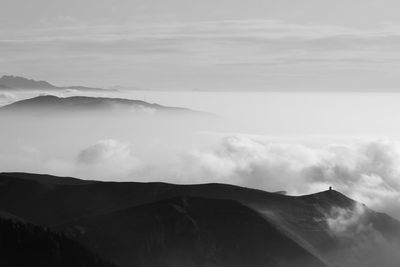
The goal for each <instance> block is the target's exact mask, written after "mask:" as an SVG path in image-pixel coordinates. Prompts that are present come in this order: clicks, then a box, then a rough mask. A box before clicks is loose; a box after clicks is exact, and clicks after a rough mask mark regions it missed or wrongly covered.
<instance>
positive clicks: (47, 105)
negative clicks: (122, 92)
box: [0, 95, 206, 115]
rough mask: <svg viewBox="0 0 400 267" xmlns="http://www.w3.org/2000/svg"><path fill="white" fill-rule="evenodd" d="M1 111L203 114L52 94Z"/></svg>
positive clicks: (143, 103)
mask: <svg viewBox="0 0 400 267" xmlns="http://www.w3.org/2000/svg"><path fill="white" fill-rule="evenodd" d="M0 111H9V112H11V111H12V112H15V111H17V112H29V113H43V114H54V113H59V112H100V111H106V112H109V111H115V112H118V111H123V112H128V113H127V114H129V112H141V113H147V114H152V113H154V112H169V113H191V114H199V115H200V114H203V115H205V114H206V113H201V112H196V111H192V110H189V109H185V108H177V107H167V106H162V105H158V104H151V103H147V102H144V101H141V100H130V99H124V98H105V97H88V96H72V97H65V98H62V97H57V96H52V95H44V96H37V97H34V98H29V99H25V100H21V101H17V102H14V103H12V104H9V105H6V106H3V107H0Z"/></svg>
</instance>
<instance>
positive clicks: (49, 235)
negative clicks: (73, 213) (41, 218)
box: [0, 214, 114, 267]
mask: <svg viewBox="0 0 400 267" xmlns="http://www.w3.org/2000/svg"><path fill="white" fill-rule="evenodd" d="M0 266H4V267H14V266H15V267H28V266H44V267H45V266H59V267H64V266H65V267H69V266H93V267H113V266H114V265H113V264H111V263H108V262H106V261H104V260H102V259H100V258H99V257H98V256H96V255H95V254H93V253H92V252H90V251H89V250H87V249H86V248H85V247H83V246H82V245H80V244H79V243H78V242H76V241H73V240H71V239H70V238H67V237H66V236H65V235H63V234H58V233H54V232H52V231H50V230H48V229H45V228H43V227H40V226H36V225H33V224H30V223H25V222H20V221H17V220H16V219H15V217H13V218H12V219H10V218H9V216H7V218H4V216H3V214H1V215H0Z"/></svg>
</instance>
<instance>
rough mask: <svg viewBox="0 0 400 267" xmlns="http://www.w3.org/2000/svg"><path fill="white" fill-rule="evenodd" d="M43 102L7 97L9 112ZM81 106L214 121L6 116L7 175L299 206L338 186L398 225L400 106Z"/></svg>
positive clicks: (279, 99)
mask: <svg viewBox="0 0 400 267" xmlns="http://www.w3.org/2000/svg"><path fill="white" fill-rule="evenodd" d="M48 93H49V94H52V95H57V96H59V97H70V96H74V95H83V94H82V93H79V92H78V91H75V90H62V91H59V92H48ZM44 94H47V93H46V92H38V91H34V90H33V91H15V92H1V93H0V104H1V105H2V106H3V105H7V104H10V103H12V102H14V101H18V100H22V99H26V98H31V97H35V96H38V95H44ZM84 95H90V96H95V97H111V98H114V97H116V98H127V99H136V100H142V101H146V102H148V103H157V104H160V105H163V106H169V107H184V108H188V109H191V110H196V111H202V112H207V113H211V114H212V115H210V114H208V115H209V116H204V117H202V116H193V115H191V114H175V115H171V114H169V115H165V114H162V113H161V114H158V113H154V112H151V110H150V111H149V110H141V111H133V112H125V113H112V112H110V113H109V114H107V113H104V112H103V113H96V112H93V113H85V114H81V113H54V114H52V113H51V112H50V113H41V114H34V113H29V112H25V113H18V112H15V113H4V112H2V113H0V125H1V137H2V138H1V139H0V165H1V167H2V171H9V172H33V173H48V174H53V175H60V176H73V177H79V178H84V179H100V180H111V181H143V182H148V181H164V182H171V183H179V184H180V183H184V184H188V183H208V182H220V183H229V184H235V185H240V186H245V187H251V188H257V189H263V190H266V191H280V190H284V191H287V192H288V194H290V195H300V194H308V193H314V192H317V191H321V190H325V189H327V188H328V187H329V186H333V187H334V188H335V189H336V190H338V191H340V192H342V193H344V194H346V195H348V196H349V197H352V198H354V199H355V200H358V201H360V202H362V203H365V204H367V205H368V206H369V207H371V208H373V209H375V210H378V211H384V212H387V213H388V214H390V215H392V216H394V217H396V218H400V213H399V212H398V211H399V207H400V182H399V180H398V177H399V176H400V142H399V141H400V126H398V123H397V122H396V121H393V120H392V119H391V118H393V115H397V114H399V113H400V107H399V106H398V103H399V101H400V96H399V95H397V94H391V93H382V94H378V93H311V92H310V93H304V92H303V93H271V92H270V93H265V92H249V93H239V92H202V91H193V92H187V91H186V92H179V91H176V92H172V91H130V90H122V91H119V92H101V93H85V94H84Z"/></svg>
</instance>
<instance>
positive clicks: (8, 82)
mask: <svg viewBox="0 0 400 267" xmlns="http://www.w3.org/2000/svg"><path fill="white" fill-rule="evenodd" d="M1 89H9V90H33V89H34V90H56V91H57V90H58V91H59V90H65V89H73V90H78V91H104V90H106V89H102V88H93V87H85V86H79V85H78V86H77V85H75V86H55V85H53V84H51V83H49V82H47V81H37V80H33V79H27V78H25V77H20V76H13V75H4V76H2V77H1V78H0V90H1ZM111 91H115V90H111Z"/></svg>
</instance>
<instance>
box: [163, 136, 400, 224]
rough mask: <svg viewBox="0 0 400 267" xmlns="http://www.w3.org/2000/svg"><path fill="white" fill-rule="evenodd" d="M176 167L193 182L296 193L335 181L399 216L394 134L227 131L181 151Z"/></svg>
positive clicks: (399, 155) (399, 156) (399, 167)
mask: <svg viewBox="0 0 400 267" xmlns="http://www.w3.org/2000/svg"><path fill="white" fill-rule="evenodd" d="M179 165H180V166H182V167H179ZM183 166H185V168H184V167H183ZM174 169H175V170H179V171H176V173H173V174H171V175H172V177H173V176H174V175H175V177H191V178H190V179H189V180H190V181H192V182H213V181H214V182H215V181H216V182H226V183H234V184H237V185H241V186H247V187H253V188H260V189H264V190H267V191H279V190H286V191H288V193H289V194H294V195H299V194H308V193H314V192H317V191H321V190H326V189H328V187H329V186H333V187H334V189H336V190H338V191H341V192H342V193H344V194H346V195H348V196H349V197H352V198H354V199H356V200H358V201H360V202H362V203H365V204H367V205H369V206H370V207H372V208H375V209H378V210H382V211H386V212H389V213H390V214H394V215H395V216H397V217H400V213H399V212H398V210H399V209H398V208H399V206H400V179H399V178H400V146H399V143H397V142H392V141H389V140H378V141H354V142H347V143H346V142H344V143H335V144H327V145H322V146H316V145H307V144H304V143H301V142H287V143H285V142H282V141H276V140H271V139H268V138H263V137H249V136H241V135H235V136H227V137H223V138H222V140H221V142H220V143H219V145H218V146H217V147H216V148H213V149H211V150H207V151H193V152H191V153H188V154H186V155H185V156H181V158H180V161H179V164H178V167H176V168H174Z"/></svg>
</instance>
